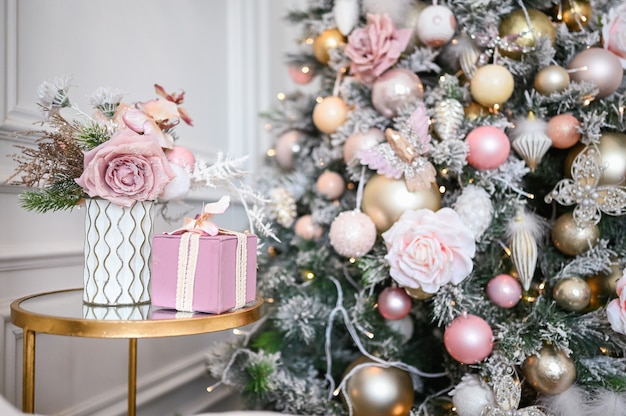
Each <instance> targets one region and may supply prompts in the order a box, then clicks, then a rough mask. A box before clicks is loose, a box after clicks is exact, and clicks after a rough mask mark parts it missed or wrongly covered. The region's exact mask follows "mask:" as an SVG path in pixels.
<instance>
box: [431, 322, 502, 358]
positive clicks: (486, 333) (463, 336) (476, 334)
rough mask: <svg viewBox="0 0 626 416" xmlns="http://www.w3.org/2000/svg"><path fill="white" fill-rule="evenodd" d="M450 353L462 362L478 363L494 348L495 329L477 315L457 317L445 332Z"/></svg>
mask: <svg viewBox="0 0 626 416" xmlns="http://www.w3.org/2000/svg"><path fill="white" fill-rule="evenodd" d="M443 343H444V345H445V346H446V350H447V351H448V354H450V355H451V356H452V358H454V359H455V360H457V361H458V362H460V363H462V364H476V363H479V362H481V361H482V360H484V359H485V358H487V356H489V354H491V351H492V349H493V331H492V330H491V327H490V326H489V324H488V323H487V322H486V321H485V320H484V319H483V318H480V317H478V316H476V315H471V314H463V315H461V316H459V317H457V318H455V319H454V320H453V321H452V322H450V325H448V327H447V328H446V330H445V332H444V334H443Z"/></svg>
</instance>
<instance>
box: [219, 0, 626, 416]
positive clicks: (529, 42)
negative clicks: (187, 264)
mask: <svg viewBox="0 0 626 416" xmlns="http://www.w3.org/2000/svg"><path fill="white" fill-rule="evenodd" d="M286 18H287V20H288V21H289V22H291V23H293V24H296V25H298V28H299V29H301V37H300V38H299V39H298V40H297V44H296V45H295V47H294V50H293V53H291V54H289V55H288V57H287V66H288V71H289V74H290V75H291V77H292V79H293V81H295V83H297V84H302V88H298V89H297V90H296V91H294V92H290V93H287V94H284V95H283V96H281V97H279V98H280V100H279V101H278V102H277V103H276V106H275V107H274V108H272V109H271V111H269V112H268V114H266V115H265V118H266V119H267V124H268V126H269V127H270V131H271V133H272V135H273V137H274V138H275V141H274V143H273V146H272V148H271V149H269V150H268V153H267V156H268V157H267V166H266V171H263V172H261V173H260V174H259V177H260V178H261V180H260V181H259V183H258V184H257V185H256V186H257V187H258V188H259V190H261V191H263V192H264V193H265V194H266V195H267V196H268V199H269V201H270V203H269V206H270V212H269V213H268V215H269V216H271V218H272V219H273V222H274V228H275V232H276V235H277V236H278V239H279V240H280V241H275V240H269V239H266V240H265V242H264V246H263V248H262V253H261V254H260V258H259V264H260V266H259V274H258V291H259V293H260V295H262V296H263V297H264V298H265V300H266V309H265V314H264V318H263V319H262V321H261V322H260V323H259V324H258V325H256V326H254V327H253V328H252V329H251V330H250V331H249V332H246V333H244V334H242V336H241V337H239V338H237V339H236V340H235V341H233V342H229V343H224V344H220V345H217V346H215V347H213V348H212V351H211V354H212V356H213V357H212V358H213V359H212V360H211V363H212V364H211V365H210V366H209V371H210V373H211V374H212V375H213V376H215V377H217V378H218V379H219V380H220V383H224V384H227V385H230V386H234V387H236V388H238V389H240V390H241V391H242V394H243V396H244V398H245V399H246V400H247V402H248V405H249V406H251V407H255V408H265V409H275V410H278V411H282V412H285V413H295V414H310V415H344V414H346V415H347V414H353V415H358V416H367V415H452V414H458V415H461V416H478V415H504V414H519V415H544V414H545V415H559V416H565V415H568V416H571V415H603V416H608V415H625V414H626V393H625V392H624V390H625V388H626V355H625V354H626V337H625V336H624V334H625V333H626V291H624V290H623V287H624V285H626V278H622V275H623V270H624V266H625V264H626V257H625V255H626V217H624V216H622V215H623V214H625V213H626V188H625V187H624V186H626V182H625V179H626V134H625V133H624V132H625V131H626V121H625V120H624V108H625V104H626V103H625V99H624V93H625V91H626V85H625V84H626V83H625V82H624V77H623V75H624V69H625V68H626V3H624V2H623V0H517V1H514V0H450V1H448V2H446V3H440V4H436V3H433V4H429V3H424V2H421V1H415V0H395V1H387V0H361V1H359V0H334V1H332V0H311V1H309V2H308V5H307V6H306V8H305V9H304V10H298V11H291V12H289V13H288V14H287V16H286ZM218 384H219V383H218Z"/></svg>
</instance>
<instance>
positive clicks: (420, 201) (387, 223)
mask: <svg viewBox="0 0 626 416" xmlns="http://www.w3.org/2000/svg"><path fill="white" fill-rule="evenodd" d="M420 208H428V209H430V210H433V211H437V210H438V209H439V208H441V193H440V192H439V188H437V185H436V184H434V183H433V185H432V186H431V187H430V188H428V189H424V190H420V191H417V192H410V191H409V190H408V189H407V187H406V183H405V182H404V179H393V178H388V177H386V176H384V175H378V174H374V175H373V176H372V177H371V178H370V179H369V180H368V181H367V183H366V184H365V187H364V188H363V201H362V203H361V209H362V210H363V212H365V213H366V214H367V215H368V216H369V217H370V218H371V219H372V221H374V224H375V225H376V230H377V231H378V232H379V233H383V232H385V231H387V230H388V229H389V228H390V227H391V226H392V225H393V223H394V222H396V221H397V220H398V219H399V218H400V216H401V215H402V213H403V212H404V211H406V210H409V209H411V210H415V209H420Z"/></svg>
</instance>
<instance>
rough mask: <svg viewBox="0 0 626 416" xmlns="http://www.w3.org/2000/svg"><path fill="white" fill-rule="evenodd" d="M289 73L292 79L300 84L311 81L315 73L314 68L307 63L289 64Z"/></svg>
mask: <svg viewBox="0 0 626 416" xmlns="http://www.w3.org/2000/svg"><path fill="white" fill-rule="evenodd" d="M287 73H288V74H289V77H290V78H291V80H292V81H293V82H295V83H296V84H299V85H306V84H308V83H310V82H311V80H312V79H313V76H314V75H315V74H314V73H313V69H311V67H310V66H307V65H289V66H288V67H287Z"/></svg>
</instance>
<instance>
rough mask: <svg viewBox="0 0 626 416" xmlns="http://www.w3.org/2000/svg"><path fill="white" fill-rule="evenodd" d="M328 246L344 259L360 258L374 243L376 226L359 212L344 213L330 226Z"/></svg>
mask: <svg viewBox="0 0 626 416" xmlns="http://www.w3.org/2000/svg"><path fill="white" fill-rule="evenodd" d="M328 237H329V239H330V245H331V246H333V248H334V249H335V251H336V252H337V253H339V254H341V255H342V256H345V257H361V256H363V255H365V254H367V252H368V251H370V250H371V249H372V247H373V246H374V243H375V242H376V225H374V222H373V221H372V220H371V218H370V217H368V216H367V215H366V214H364V213H362V212H360V211H356V210H355V211H344V212H342V213H341V214H339V215H338V216H337V218H335V219H334V220H333V222H332V224H331V225H330V232H329V233H328Z"/></svg>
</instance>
